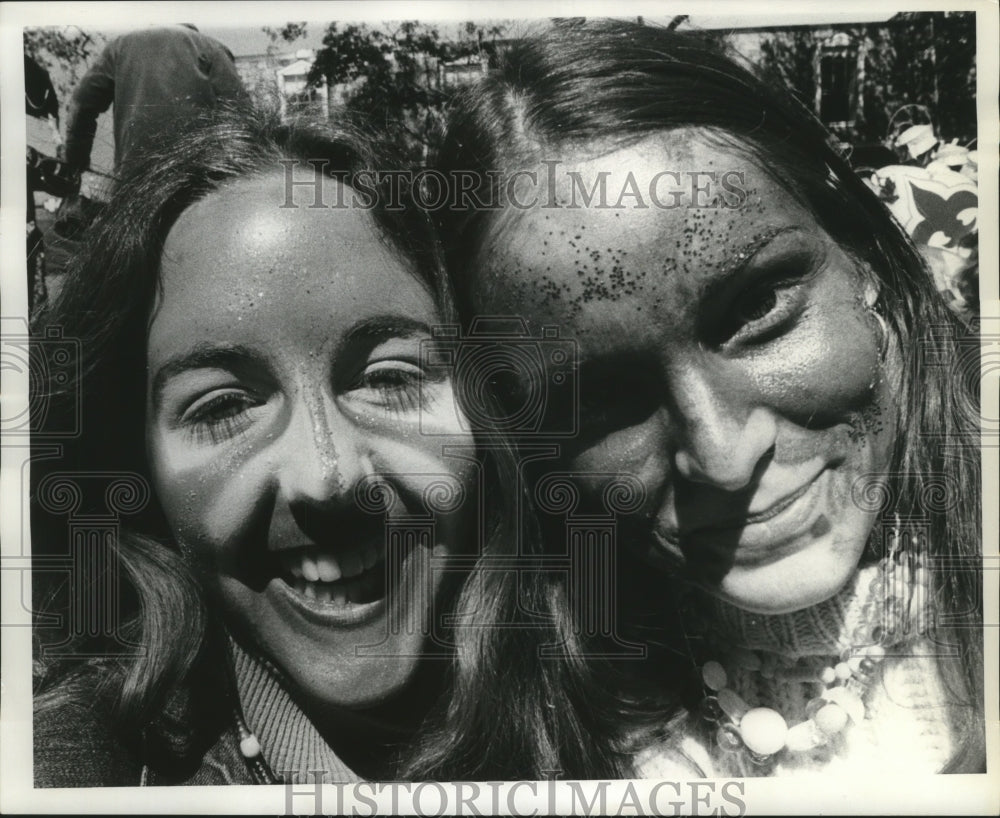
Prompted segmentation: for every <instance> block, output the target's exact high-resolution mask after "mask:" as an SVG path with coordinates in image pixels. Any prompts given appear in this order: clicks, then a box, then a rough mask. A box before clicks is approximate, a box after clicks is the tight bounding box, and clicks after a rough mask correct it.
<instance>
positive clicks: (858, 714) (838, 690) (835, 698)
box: [823, 687, 865, 724]
mask: <svg viewBox="0 0 1000 818" xmlns="http://www.w3.org/2000/svg"><path fill="white" fill-rule="evenodd" d="M823 698H824V699H826V700H827V701H831V702H835V703H836V704H839V705H840V706H841V707H843V708H844V710H846V711H847V715H848V716H850V717H851V720H852V721H853V722H854V723H855V724H859V723H860V722H861V721H862V720H863V719H864V717H865V705H864V702H862V701H861V697H860V696H858V694H857V693H855V692H854V691H853V690H849V689H848V688H846V687H831V688H830V689H829V690H826V691H824V693H823Z"/></svg>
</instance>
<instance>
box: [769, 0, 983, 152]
mask: <svg viewBox="0 0 1000 818" xmlns="http://www.w3.org/2000/svg"><path fill="white" fill-rule="evenodd" d="M837 30H838V31H841V32H844V33H846V34H847V35H848V37H849V38H850V40H851V42H852V43H854V44H855V45H856V47H857V48H861V49H863V50H864V72H863V77H857V79H858V80H859V83H858V87H857V94H858V95H859V96H860V100H859V106H858V107H859V111H858V112H857V113H858V115H857V116H856V117H855V118H854V121H853V123H852V125H851V126H850V128H849V129H848V131H847V132H842V133H838V136H841V137H842V138H844V139H846V140H848V141H850V142H853V143H855V144H858V143H860V144H865V143H868V144H874V143H884V142H886V141H888V140H890V139H891V138H892V137H893V136H894V135H895V134H894V133H890V132H889V130H890V125H892V127H893V128H894V129H895V126H896V123H895V122H892V117H893V114H894V113H896V112H897V111H898V110H899V109H901V108H902V107H903V106H924V107H925V108H926V109H927V110H928V111H929V112H930V115H931V117H932V119H933V120H934V126H935V131H936V132H937V133H938V134H939V135H940V136H941V137H942V138H943V139H944V140H950V139H956V138H957V139H958V140H959V141H960V142H963V143H967V142H969V141H971V140H972V139H974V138H975V136H976V17H975V14H974V13H972V12H902V13H899V14H897V15H895V16H894V17H893V18H892V19H890V20H889V21H887V22H885V23H869V24H864V25H857V26H850V27H843V26H838V29H837ZM822 42H823V35H821V34H820V33H818V32H816V31H815V30H811V29H807V28H801V29H794V30H790V31H774V32H770V33H768V34H766V35H765V37H764V39H763V40H762V41H761V44H760V55H761V56H760V60H759V65H760V67H761V68H762V69H763V70H764V71H765V72H767V73H769V74H771V75H772V76H774V77H776V78H777V79H778V80H780V81H781V82H784V83H785V84H786V85H787V86H788V87H789V88H790V89H791V90H792V92H793V93H794V94H795V95H796V96H797V97H798V98H799V99H800V100H801V101H802V102H803V103H804V104H805V105H806V106H807V107H808V108H810V109H811V110H815V109H816V99H817V96H818V95H817V85H816V84H817V81H818V80H819V76H818V73H817V72H818V54H817V50H818V49H819V48H820V46H821V45H822ZM817 113H818V112H817Z"/></svg>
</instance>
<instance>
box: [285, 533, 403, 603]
mask: <svg viewBox="0 0 1000 818" xmlns="http://www.w3.org/2000/svg"><path fill="white" fill-rule="evenodd" d="M278 557H279V563H280V570H279V573H278V576H279V578H280V579H282V580H284V582H285V584H287V585H288V586H289V588H291V589H292V590H293V591H295V592H296V593H298V594H300V595H301V596H303V597H305V598H306V599H308V600H311V601H312V602H314V603H319V604H322V605H324V606H329V607H331V608H338V607H348V606H350V605H364V604H368V603H371V602H377V601H379V600H381V599H383V598H385V595H386V562H385V548H384V547H383V546H381V545H376V544H375V543H367V544H365V545H362V546H360V547H356V548H353V549H349V550H348V549H343V548H341V549H332V548H328V547H321V546H306V547H304V548H295V549H291V550H288V551H284V552H282V553H281V554H279V555H278Z"/></svg>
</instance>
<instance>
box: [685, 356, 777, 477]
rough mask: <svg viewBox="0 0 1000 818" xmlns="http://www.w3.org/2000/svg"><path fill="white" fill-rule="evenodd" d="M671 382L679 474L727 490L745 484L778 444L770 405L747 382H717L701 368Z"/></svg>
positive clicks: (775, 424) (774, 420) (775, 425)
mask: <svg viewBox="0 0 1000 818" xmlns="http://www.w3.org/2000/svg"><path fill="white" fill-rule="evenodd" d="M672 386H673V391H674V400H673V403H674V407H675V411H676V413H677V415H678V417H677V420H678V421H679V422H678V423H677V427H678V429H677V432H676V440H675V453H674V464H675V467H676V469H677V472H678V474H679V475H680V476H681V477H682V478H683V479H685V480H689V481H691V482H694V483H705V484H708V485H711V486H714V487H716V488H719V489H723V490H725V491H739V490H740V489H743V488H745V487H746V486H747V485H748V484H749V483H750V482H751V481H752V480H753V479H754V476H755V474H757V472H758V469H759V467H760V465H761V463H762V462H763V460H764V459H765V458H766V457H767V456H768V455H769V454H770V453H771V451H772V450H773V448H774V444H775V439H776V436H777V423H776V419H775V416H774V414H773V412H772V410H771V409H770V408H768V407H766V406H762V405H760V404H759V403H758V402H756V401H755V400H753V390H752V387H751V386H750V385H749V384H746V383H745V382H743V383H731V382H728V379H727V380H726V381H722V382H719V381H718V380H714V379H713V378H712V377H711V376H710V375H708V374H706V373H703V372H700V371H697V370H689V371H687V372H686V373H684V374H683V375H682V376H680V377H677V378H675V379H674V382H673V384H672Z"/></svg>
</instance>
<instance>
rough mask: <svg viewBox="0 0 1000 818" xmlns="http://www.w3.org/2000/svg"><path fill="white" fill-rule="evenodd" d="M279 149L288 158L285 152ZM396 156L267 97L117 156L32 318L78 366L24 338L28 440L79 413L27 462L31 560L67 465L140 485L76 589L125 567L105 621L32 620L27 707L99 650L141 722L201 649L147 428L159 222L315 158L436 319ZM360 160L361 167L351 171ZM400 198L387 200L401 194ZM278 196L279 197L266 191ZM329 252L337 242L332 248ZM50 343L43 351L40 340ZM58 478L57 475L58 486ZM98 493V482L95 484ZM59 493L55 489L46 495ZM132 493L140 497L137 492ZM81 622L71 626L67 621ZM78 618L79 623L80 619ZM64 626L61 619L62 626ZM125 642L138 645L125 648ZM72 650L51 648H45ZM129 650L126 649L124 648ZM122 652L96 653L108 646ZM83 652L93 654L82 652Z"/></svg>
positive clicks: (57, 539) (342, 126)
mask: <svg viewBox="0 0 1000 818" xmlns="http://www.w3.org/2000/svg"><path fill="white" fill-rule="evenodd" d="M289 160H291V161H292V162H294V163H295V164H296V167H291V166H290V165H289ZM397 167H400V166H399V164H398V163H397V162H396V159H395V158H394V156H393V155H392V154H391V153H390V152H389V151H386V150H383V149H381V148H380V147H379V146H378V145H376V143H375V142H374V141H373V140H372V139H371V138H370V137H368V136H365V135H363V134H362V132H361V131H360V130H359V129H358V128H356V127H353V126H351V125H350V124H349V123H347V122H340V123H338V124H337V125H336V127H334V126H332V125H331V123H329V122H311V121H305V120H302V121H295V122H292V123H285V122H283V121H282V120H281V118H280V117H279V116H278V113H277V112H276V111H272V110H264V109H259V108H252V107H244V106H238V107H236V106H234V107H232V108H228V109H226V110H222V111H216V112H213V113H211V114H207V115H205V116H204V117H202V118H201V119H199V120H198V121H195V122H192V123H190V127H189V128H188V129H187V130H186V132H185V133H183V134H180V135H178V136H176V137H175V138H173V139H167V140H166V141H165V142H164V144H163V146H162V147H160V148H158V149H157V150H155V151H151V152H147V153H145V154H143V155H141V156H136V157H135V158H134V159H133V158H130V160H129V162H128V163H126V164H125V165H124V166H123V167H122V168H121V169H120V175H119V178H118V179H117V180H116V183H115V186H114V189H113V193H112V196H111V199H110V201H109V203H108V204H107V205H106V206H105V207H104V208H103V210H102V212H101V213H100V215H99V216H98V218H97V219H96V221H95V223H94V224H93V226H92V227H91V228H90V230H89V235H88V237H87V241H86V244H85V246H84V247H83V249H82V251H81V252H80V253H79V255H78V256H77V257H76V258H74V260H73V262H72V266H71V268H70V269H69V271H68V272H67V274H66V276H65V282H64V284H63V286H62V290H61V292H60V294H59V297H58V298H57V299H56V300H55V302H54V303H53V304H52V305H51V307H50V308H49V309H48V310H47V311H46V312H45V313H44V314H42V315H41V316H39V318H38V319H37V321H36V324H35V326H34V327H33V331H34V332H35V334H36V336H37V337H38V338H40V339H48V341H47V342H48V343H49V344H50V345H51V342H52V340H51V339H53V338H56V337H58V338H61V339H64V340H67V341H68V342H70V343H71V344H72V345H73V346H74V347H75V350H76V352H75V359H74V366H72V367H65V366H63V367H53V366H51V362H49V361H47V360H46V359H45V358H44V356H45V355H46V354H47V353H46V343H45V342H43V341H39V342H38V343H36V344H35V345H34V346H33V348H32V354H33V355H35V356H36V360H37V361H38V364H39V365H38V367H36V369H37V371H39V372H45V373H46V374H47V378H45V379H43V381H42V382H41V383H38V384H36V385H35V386H36V388H35V390H34V394H33V403H32V405H33V407H35V413H34V417H33V435H34V437H33V440H34V443H35V445H36V446H37V447H38V450H39V452H43V451H44V450H45V449H46V447H47V446H50V441H51V439H53V438H51V437H50V435H52V434H54V433H56V431H57V430H59V429H64V428H71V427H74V426H75V427H76V428H78V429H79V430H80V433H79V434H78V435H77V436H75V438H71V439H67V440H63V442H62V444H61V445H62V447H63V450H62V455H61V456H60V457H59V458H58V459H54V460H40V461H38V463H37V465H36V468H35V469H34V470H33V474H32V483H33V495H34V501H35V502H34V503H33V508H32V533H33V536H32V539H33V551H34V556H35V557H36V567H37V568H39V569H44V567H45V564H46V562H45V558H46V557H51V556H53V555H57V554H59V553H60V552H63V553H64V552H65V550H66V548H67V545H66V544H67V542H68V537H69V536H70V532H69V530H68V528H67V526H66V523H65V520H64V519H63V518H62V517H59V516H57V515H56V514H54V513H53V503H52V502H51V501H50V500H49V499H48V498H49V497H50V496H51V495H52V494H53V492H58V491H59V490H60V489H59V485H58V484H59V483H60V480H58V479H57V480H55V481H53V480H52V479H49V478H52V477H53V476H54V475H55V474H56V472H60V473H62V475H63V476H64V477H65V479H64V480H62V481H61V482H62V483H63V484H64V485H65V484H66V483H67V482H72V481H73V480H74V478H75V477H76V476H86V475H106V476H108V477H114V476H115V475H117V476H119V477H125V478H126V482H129V481H130V484H131V485H132V486H134V487H135V488H134V490H135V492H136V494H144V495H145V497H146V498H148V502H147V503H145V504H139V503H137V504H135V507H134V508H132V509H130V511H131V512H132V513H131V514H125V515H123V516H122V519H121V524H120V527H119V528H118V533H117V541H116V542H115V543H114V558H113V560H112V561H111V562H112V563H113V564H109V565H108V566H106V567H105V569H104V571H103V574H102V576H101V577H98V578H95V582H96V586H95V587H94V588H93V589H86V590H85V593H95V594H99V593H105V592H106V591H107V589H108V588H110V587H112V586H111V584H110V579H109V578H110V577H112V575H114V576H115V577H117V576H118V575H119V574H118V569H119V567H120V569H121V574H120V576H121V583H122V593H121V598H120V599H113V600H110V603H111V604H112V605H113V606H115V607H116V608H118V623H117V624H118V627H117V629H116V630H115V632H114V633H104V634H100V633H97V634H93V635H90V636H88V635H87V634H86V633H85V632H81V633H77V634H75V638H74V639H73V640H72V643H71V644H72V649H71V650H66V649H62V650H59V651H52V650H51V649H50V648H51V645H52V643H53V642H57V641H59V637H60V636H62V637H63V638H64V640H65V637H66V636H67V634H65V633H63V634H60V633H59V632H58V631H56V633H55V635H54V636H50V635H49V634H50V632H48V631H46V630H45V628H44V625H45V620H44V618H40V619H39V621H38V623H37V627H36V636H37V639H36V650H37V659H38V661H37V662H36V669H37V671H38V673H37V693H38V695H37V696H36V707H37V708H42V709H44V708H45V707H54V706H58V705H60V704H61V703H63V702H64V701H65V700H66V699H67V697H68V696H71V695H73V693H74V685H73V684H71V683H70V682H73V681H75V682H76V683H78V684H77V687H80V686H82V685H83V684H84V677H87V678H89V679H90V680H91V681H92V678H93V676H94V674H93V673H92V672H90V673H89V675H88V670H90V671H92V670H93V668H89V665H88V663H86V662H81V661H80V657H86V656H91V657H104V658H102V659H100V660H95V661H98V663H99V664H100V666H101V669H102V670H104V671H110V672H103V673H101V674H100V679H101V680H102V687H103V689H104V691H105V692H106V693H107V694H108V697H109V701H110V705H109V706H110V710H111V712H112V714H113V720H114V721H115V722H116V724H118V725H120V726H121V728H122V729H123V730H126V731H127V730H130V729H131V730H135V729H138V728H140V727H142V726H143V725H144V724H146V723H147V722H148V721H149V720H150V719H151V718H152V717H153V716H154V715H156V714H157V713H158V711H159V710H160V709H161V708H162V707H163V705H164V702H165V701H166V699H167V698H168V697H169V696H170V695H171V693H172V692H173V691H175V690H176V689H177V688H178V687H179V684H180V682H181V681H182V680H184V679H185V678H186V676H187V674H188V673H189V671H192V669H193V668H194V667H195V666H196V665H198V664H200V663H199V662H198V657H199V655H200V654H202V653H203V651H205V649H206V644H207V640H208V634H209V632H210V629H209V627H208V625H209V619H210V617H209V615H208V610H207V606H206V604H205V599H206V596H205V594H204V592H203V589H202V588H201V587H200V585H199V580H198V577H197V576H195V574H194V572H193V570H192V568H191V567H190V565H189V564H188V562H187V561H186V560H185V559H184V558H183V557H182V555H181V554H180V553H179V552H178V550H177V547H176V545H175V544H174V543H173V542H172V541H171V537H170V534H169V531H168V529H167V526H166V524H165V520H164V518H163V515H162V512H161V511H160V509H159V507H158V505H157V502H156V498H155V495H154V493H153V492H152V491H151V490H150V489H149V468H148V464H147V463H146V455H145V440H144V415H145V379H146V335H147V328H148V320H149V315H150V311H151V308H152V305H153V303H154V299H155V297H156V293H157V289H158V287H159V276H160V258H161V254H162V248H163V244H164V241H165V240H166V237H167V234H168V232H169V231H170V229H171V227H172V226H173V224H174V222H175V221H176V219H177V218H178V217H179V215H180V214H181V213H182V212H183V211H184V210H185V209H186V208H187V207H189V206H190V205H191V204H192V203H194V202H196V201H197V200H199V199H201V198H203V197H204V196H206V195H207V194H209V193H211V192H212V191H214V190H216V189H217V188H218V187H219V186H221V185H223V184H225V183H226V182H227V181H229V180H232V179H237V178H242V177H248V176H253V175H257V174H262V173H267V172H282V171H283V170H285V171H286V172H291V173H293V175H294V177H295V178H297V179H302V178H303V177H305V178H311V177H310V176H309V174H310V173H312V172H314V171H315V172H316V173H323V174H326V175H328V176H332V177H334V178H337V179H339V180H340V181H342V182H343V183H345V184H347V185H349V186H351V187H355V188H356V189H358V190H360V189H361V188H362V187H364V189H365V191H366V196H365V199H367V200H368V203H369V204H370V205H371V207H370V212H371V213H372V216H373V218H374V220H375V222H376V225H377V226H378V227H379V229H380V233H381V235H382V237H383V239H384V240H385V241H386V242H387V243H388V244H389V245H390V246H391V247H393V248H394V249H395V250H396V251H397V252H398V253H399V254H400V256H401V257H402V258H403V259H404V261H405V262H406V263H407V266H408V267H409V269H410V270H411V271H412V273H413V274H414V275H415V276H417V277H418V280H420V281H422V282H423V283H424V284H425V285H426V286H427V288H428V289H429V290H430V292H431V293H432V295H433V296H434V298H435V300H436V303H437V304H438V305H439V309H440V312H441V315H442V318H443V320H445V321H448V320H449V317H450V316H451V313H452V305H451V298H450V295H449V292H450V291H449V289H448V286H447V281H446V279H445V276H444V272H443V264H442V261H441V254H440V250H439V247H438V242H437V239H436V234H435V232H434V229H433V225H432V224H431V222H430V220H429V218H428V217H427V214H426V213H425V212H424V211H422V210H420V209H419V208H417V207H414V206H405V205H406V203H407V202H408V201H409V200H408V199H407V192H406V191H405V190H402V191H397V192H395V193H393V192H392V191H390V190H389V189H388V188H386V187H385V185H386V179H388V178H389V177H388V175H384V174H380V173H379V172H380V171H383V170H391V169H393V168H397ZM362 175H363V178H362ZM311 195H312V194H311V193H310V191H309V190H306V191H305V192H304V194H303V191H302V189H301V188H300V189H298V190H296V191H295V197H294V201H298V202H304V203H305V204H306V205H308V204H310V203H312V199H311V198H310V197H311ZM400 201H401V202H402V203H403V204H404V206H403V207H396V206H394V205H395V204H397V203H398V202H400ZM279 206H282V202H280V201H278V202H275V207H279ZM331 252H335V248H331ZM50 357H51V356H50ZM64 490H65V489H64ZM102 497H103V495H102ZM102 497H98V498H95V499H94V500H93V502H92V501H91V499H89V498H84V499H83V500H82V501H81V502H82V504H83V505H82V506H81V507H80V508H78V509H76V511H77V512H78V513H87V512H92V513H99V514H100V513H103V514H105V515H107V513H108V510H107V509H102V508H100V507H99V506H100V503H101V502H102V501H103V500H102ZM57 505H58V504H57ZM140 505H141V506H142V507H141V508H140V507H139V506H140ZM67 585H68V583H52V584H48V583H46V582H45V575H44V574H43V573H42V572H41V570H40V571H39V572H37V573H36V583H35V589H36V599H37V598H39V597H41V598H43V599H46V600H47V604H46V605H45V606H43V609H47V610H49V611H56V612H58V613H59V614H66V613H67V606H68V600H67ZM78 630H79V629H78ZM82 630H83V631H86V628H84V629H82ZM70 635H73V634H70ZM123 643H129V644H131V645H141V646H143V647H144V650H143V651H141V652H140V653H139V654H138V655H127V654H130V651H128V650H125V651H123V650H122V647H123ZM67 653H72V654H73V656H72V657H69V658H62V659H59V658H54V656H56V655H61V656H63V657H65V656H66V654H67ZM131 653H134V651H133V652H131ZM109 656H110V657H116V656H117V657H118V658H111V659H108V658H107V657H109ZM91 664H93V663H91Z"/></svg>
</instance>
